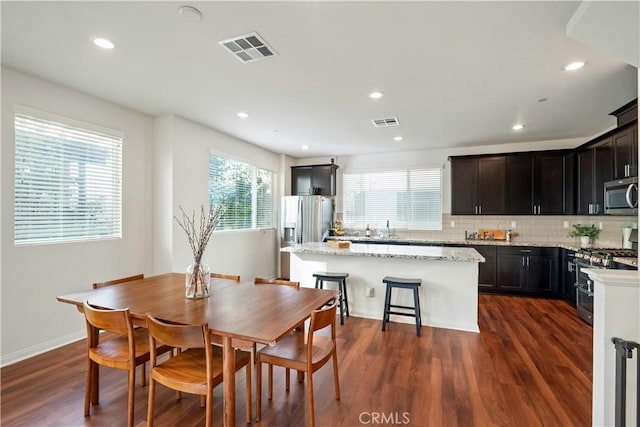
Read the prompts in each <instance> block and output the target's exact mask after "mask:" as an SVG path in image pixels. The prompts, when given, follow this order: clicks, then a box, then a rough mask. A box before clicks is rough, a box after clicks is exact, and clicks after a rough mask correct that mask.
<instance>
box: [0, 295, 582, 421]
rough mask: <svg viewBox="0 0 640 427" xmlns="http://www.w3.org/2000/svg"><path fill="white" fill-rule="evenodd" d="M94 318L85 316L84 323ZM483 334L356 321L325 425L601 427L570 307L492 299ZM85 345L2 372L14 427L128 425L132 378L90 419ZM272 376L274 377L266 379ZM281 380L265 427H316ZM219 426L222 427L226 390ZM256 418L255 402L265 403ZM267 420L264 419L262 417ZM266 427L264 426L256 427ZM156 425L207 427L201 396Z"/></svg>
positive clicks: (160, 410)
mask: <svg viewBox="0 0 640 427" xmlns="http://www.w3.org/2000/svg"><path fill="white" fill-rule="evenodd" d="M81 321H82V318H81V317H80V315H78V322H81ZM479 325H480V330H481V333H480V334H475V333H467V332H458V331H451V330H446V329H437V328H428V327H424V328H423V330H422V336H421V337H416V336H415V327H414V326H412V325H409V324H399V323H391V324H390V325H389V326H388V328H387V332H384V333H383V332H381V331H380V322H379V321H374V320H370V319H361V318H354V317H351V318H348V319H347V320H346V322H345V324H344V326H338V345H339V348H338V355H339V367H340V386H341V395H342V398H341V400H340V401H336V400H335V399H334V396H333V378H332V370H331V364H330V363H329V364H327V365H326V366H325V367H323V368H322V369H320V371H318V372H316V374H315V376H314V384H315V408H316V423H317V425H318V426H331V427H339V426H361V425H411V426H494V425H495V426H538V425H545V426H588V425H591V374H592V372H591V371H592V366H591V363H592V362H591V361H592V330H591V327H589V326H588V325H587V324H585V323H584V322H582V321H581V320H580V319H579V318H578V317H577V316H576V314H575V309H574V308H573V307H571V306H570V305H568V304H567V303H565V302H563V301H559V300H548V299H533V298H522V297H511V296H497V295H480V297H479ZM83 355H84V342H78V343H74V344H71V345H67V346H65V347H61V348H59V349H56V350H53V351H50V352H48V353H45V354H43V355H40V356H36V357H33V358H31V359H29V360H26V361H23V362H19V363H16V364H14V365H11V366H8V367H5V368H3V369H2V370H1V372H0V374H1V380H2V384H1V389H0V393H1V411H2V412H1V415H0V417H1V418H0V423H1V424H2V426H84V425H86V426H121V425H124V424H126V409H127V403H126V394H127V392H126V390H127V384H126V373H125V372H124V371H117V370H113V369H101V372H100V376H101V378H100V390H101V395H100V404H99V405H98V406H94V407H93V408H92V415H91V416H90V417H87V418H85V417H84V416H83V393H84V357H83ZM265 371H266V369H265ZM294 378H295V375H292V385H291V391H290V392H289V393H288V394H287V393H286V392H285V390H284V385H283V382H284V381H283V380H284V372H283V371H282V370H279V369H278V368H275V369H274V396H273V400H272V401H271V402H269V401H268V400H267V399H266V372H265V379H264V381H263V387H264V389H263V409H262V411H263V413H262V421H261V422H260V423H259V424H258V425H262V426H278V427H280V426H303V425H306V424H307V409H306V397H305V396H306V394H305V384H298V383H297V382H295V380H294ZM136 380H137V381H138V384H137V387H136V412H135V414H136V417H135V420H136V425H137V426H144V425H145V424H146V408H147V388H146V387H144V388H143V387H140V385H139V375H138V377H137V379H136ZM236 384H237V390H236V392H237V399H238V400H237V407H236V411H237V412H236V419H237V421H238V426H242V425H245V422H244V420H245V417H244V410H245V403H244V373H243V372H242V371H241V372H240V373H238V376H237V377H236ZM214 399H215V408H214V424H215V425H222V418H221V417H222V386H219V387H217V388H216V390H215V395H214ZM253 406H254V411H255V400H254V402H253ZM254 420H255V413H254ZM254 424H255V421H254ZM156 425H158V426H181V427H182V426H201V425H204V409H202V408H200V400H199V398H197V397H196V396H190V395H186V394H183V398H182V400H181V401H176V400H175V394H174V393H173V392H172V391H169V390H167V389H165V388H163V387H162V386H159V387H158V393H157V397H156Z"/></svg>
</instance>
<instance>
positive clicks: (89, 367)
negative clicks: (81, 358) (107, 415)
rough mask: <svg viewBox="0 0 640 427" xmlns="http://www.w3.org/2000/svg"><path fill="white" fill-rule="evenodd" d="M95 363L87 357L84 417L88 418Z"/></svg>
mask: <svg viewBox="0 0 640 427" xmlns="http://www.w3.org/2000/svg"><path fill="white" fill-rule="evenodd" d="M92 365H93V362H92V361H91V359H89V356H87V369H86V372H85V379H84V381H85V383H84V416H85V417H88V416H89V412H90V410H91V387H92V384H91V376H92V373H93V366H92Z"/></svg>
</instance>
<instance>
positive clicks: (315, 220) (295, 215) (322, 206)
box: [280, 196, 335, 278]
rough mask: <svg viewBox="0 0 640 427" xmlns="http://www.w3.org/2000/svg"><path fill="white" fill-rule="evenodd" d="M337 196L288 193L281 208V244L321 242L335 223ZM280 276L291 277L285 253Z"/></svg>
mask: <svg viewBox="0 0 640 427" xmlns="http://www.w3.org/2000/svg"><path fill="white" fill-rule="evenodd" d="M334 210H335V199H334V197H329V196H285V197H283V198H282V207H281V211H280V246H291V245H295V244H297V243H307V242H322V241H323V240H324V238H325V237H327V236H328V235H329V229H331V225H332V224H333V217H334ZM280 259H281V262H280V276H281V277H284V278H288V277H289V254H288V253H286V252H285V253H282V254H281V258H280Z"/></svg>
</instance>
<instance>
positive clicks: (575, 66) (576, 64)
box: [563, 61, 584, 71]
mask: <svg viewBox="0 0 640 427" xmlns="http://www.w3.org/2000/svg"><path fill="white" fill-rule="evenodd" d="M582 67H584V62H582V61H576V62H572V63H570V64H567V65H565V66H564V67H563V70H565V71H576V70H579V69H580V68H582Z"/></svg>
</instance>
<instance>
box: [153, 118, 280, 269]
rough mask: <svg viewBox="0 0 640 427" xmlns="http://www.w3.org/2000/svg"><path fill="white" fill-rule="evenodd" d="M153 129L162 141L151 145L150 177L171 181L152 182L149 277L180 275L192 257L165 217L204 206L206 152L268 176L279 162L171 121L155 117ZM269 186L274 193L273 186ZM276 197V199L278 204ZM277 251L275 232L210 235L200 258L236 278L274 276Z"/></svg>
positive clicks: (210, 131) (252, 147)
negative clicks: (151, 273) (265, 171)
mask: <svg viewBox="0 0 640 427" xmlns="http://www.w3.org/2000/svg"><path fill="white" fill-rule="evenodd" d="M155 129H156V132H162V134H156V140H157V141H160V140H163V141H164V142H163V143H162V144H157V145H155V146H154V149H155V150H156V151H155V153H154V161H155V162H156V164H155V165H154V167H155V171H156V173H155V175H156V176H159V175H162V174H164V173H167V174H170V175H171V176H172V179H166V178H164V179H158V180H155V182H154V185H155V186H156V187H155V188H154V193H155V194H156V198H155V200H154V221H155V222H156V223H155V225H154V233H155V234H154V240H155V241H156V242H158V243H159V245H157V246H155V247H154V251H155V255H154V274H159V273H164V272H167V271H176V272H183V271H184V270H185V269H186V267H187V266H188V265H189V264H190V263H191V262H192V261H193V255H192V253H191V249H190V247H189V243H188V241H187V238H186V235H185V233H184V231H183V230H182V229H181V228H180V227H179V226H178V225H177V224H176V222H175V220H173V217H170V216H169V215H167V214H166V212H170V213H172V215H179V214H180V210H179V207H178V206H182V207H183V208H184V209H185V211H186V212H190V211H192V210H194V209H195V210H196V211H197V210H198V209H199V208H200V206H201V205H204V206H207V204H208V200H207V177H208V161H209V152H210V151H211V150H213V151H215V152H217V153H219V154H222V155H226V156H229V157H232V158H235V159H237V160H242V161H246V162H249V163H252V164H255V165H257V166H259V167H261V168H264V169H268V170H272V171H274V172H279V169H280V165H281V161H282V159H281V156H280V155H278V154H275V153H273V152H270V151H267V150H264V149H262V148H258V147H256V146H255V145H252V144H249V143H247V142H244V141H242V140H239V139H236V138H234V137H231V136H229V135H226V134H223V133H221V132H218V131H215V130H213V129H210V128H207V127H205V126H202V125H199V124H197V123H194V122H191V121H189V120H186V119H183V118H181V117H177V116H165V117H160V118H156V119H155ZM159 151H162V152H159ZM168 159H171V161H170V162H169V161H168ZM169 164H170V165H171V166H170V167H169V166H168V165H169ZM168 167H169V168H170V169H169V170H166V169H167V168H168ZM279 176H280V174H279V173H278V174H277V177H279ZM277 179H278V178H277ZM275 187H276V188H275V190H276V192H278V191H277V190H278V189H279V188H280V185H279V184H278V183H277V181H276V185H275ZM279 196H280V193H279V192H278V194H276V200H280V197H279ZM277 250H278V238H277V232H276V229H275V228H274V229H270V230H260V231H215V232H214V234H213V235H212V236H211V240H210V241H209V244H208V246H207V249H206V251H205V253H204V257H203V259H204V262H205V263H207V264H208V265H209V267H210V268H211V271H215V272H218V273H225V274H239V275H240V276H241V277H242V278H253V277H255V276H274V275H276V274H277V263H276V261H277V259H278V255H277ZM167 251H171V253H168V252H167ZM169 260H170V261H171V262H170V263H169Z"/></svg>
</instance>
